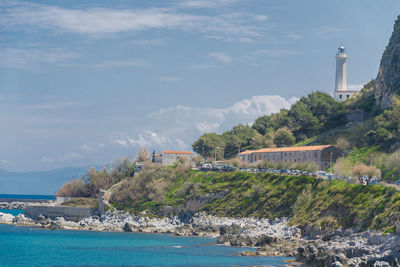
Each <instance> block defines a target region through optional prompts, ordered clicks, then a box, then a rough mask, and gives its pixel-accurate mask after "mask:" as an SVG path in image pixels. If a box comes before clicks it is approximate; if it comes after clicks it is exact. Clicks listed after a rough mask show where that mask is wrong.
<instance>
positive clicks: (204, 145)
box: [192, 133, 225, 158]
mask: <svg viewBox="0 0 400 267" xmlns="http://www.w3.org/2000/svg"><path fill="white" fill-rule="evenodd" d="M192 147H193V150H195V151H197V152H198V153H199V154H202V153H203V151H204V157H205V158H207V157H214V153H215V152H217V153H222V151H220V150H222V149H219V150H218V148H217V147H219V148H223V147H225V141H224V139H223V138H222V136H221V135H218V134H216V133H207V134H203V135H202V136H200V138H199V139H198V140H197V141H195V142H194V143H193V144H192Z"/></svg>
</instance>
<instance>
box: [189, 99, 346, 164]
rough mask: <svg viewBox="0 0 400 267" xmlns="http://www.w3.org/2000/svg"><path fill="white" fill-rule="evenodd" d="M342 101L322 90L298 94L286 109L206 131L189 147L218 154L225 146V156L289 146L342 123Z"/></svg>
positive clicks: (343, 111)
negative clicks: (223, 129) (249, 122)
mask: <svg viewBox="0 0 400 267" xmlns="http://www.w3.org/2000/svg"><path fill="white" fill-rule="evenodd" d="M345 115H346V112H345V105H344V104H343V103H339V102H337V101H335V100H334V99H333V98H332V97H331V96H329V95H328V94H326V93H322V92H314V93H311V94H309V95H308V96H307V97H302V98H301V99H300V100H299V101H298V102H297V103H295V104H294V105H293V106H292V107H291V108H290V109H289V110H286V109H282V110H281V111H280V112H278V113H275V114H272V115H265V116H263V117H260V118H258V119H257V120H256V121H255V122H254V124H253V125H252V126H251V127H250V126H247V125H246V126H245V125H241V124H239V125H237V126H235V127H233V128H232V130H229V131H226V132H224V133H223V134H221V135H219V134H216V133H208V134H204V135H202V136H201V137H200V138H199V139H198V140H197V141H196V142H194V143H193V145H192V146H193V149H194V150H196V151H197V152H199V153H202V152H203V149H204V154H205V156H206V157H213V156H214V155H215V153H217V156H218V158H219V159H220V158H222V150H221V149H218V147H219V148H225V154H224V156H225V157H226V158H232V157H235V156H236V155H237V153H238V151H244V150H247V149H258V148H263V147H264V148H265V147H275V146H278V147H283V146H291V145H293V144H295V143H296V142H303V141H304V142H305V140H306V139H307V138H313V137H314V136H316V135H318V134H320V133H322V132H324V131H327V130H330V129H332V128H334V127H338V126H342V125H344V124H345V123H346V116H345Z"/></svg>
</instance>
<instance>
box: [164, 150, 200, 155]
mask: <svg viewBox="0 0 400 267" xmlns="http://www.w3.org/2000/svg"><path fill="white" fill-rule="evenodd" d="M162 153H163V154H190V155H193V152H192V151H168V150H163V151H162Z"/></svg>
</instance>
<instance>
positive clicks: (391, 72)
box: [375, 16, 400, 108]
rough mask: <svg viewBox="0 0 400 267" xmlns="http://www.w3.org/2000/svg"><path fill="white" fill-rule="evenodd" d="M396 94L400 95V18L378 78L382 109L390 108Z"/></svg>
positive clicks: (376, 97) (376, 94)
mask: <svg viewBox="0 0 400 267" xmlns="http://www.w3.org/2000/svg"><path fill="white" fill-rule="evenodd" d="M395 94H398V95H400V16H399V17H398V18H397V21H396V23H395V24H394V30H393V34H392V37H391V38H390V41H389V44H388V46H387V47H386V49H385V52H384V53H383V56H382V59H381V65H380V67H379V73H378V77H377V78H376V87H375V99H376V103H377V104H378V105H380V106H381V107H382V108H389V107H390V106H391V102H392V101H391V98H392V96H393V95H395Z"/></svg>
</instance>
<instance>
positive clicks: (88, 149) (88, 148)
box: [81, 144, 92, 152]
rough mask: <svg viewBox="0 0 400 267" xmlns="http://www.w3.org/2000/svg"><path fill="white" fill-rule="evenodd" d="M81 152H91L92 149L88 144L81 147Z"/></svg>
mask: <svg viewBox="0 0 400 267" xmlns="http://www.w3.org/2000/svg"><path fill="white" fill-rule="evenodd" d="M81 150H83V151H86V152H90V151H92V148H91V147H90V146H89V145H88V144H85V145H83V146H81Z"/></svg>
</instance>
